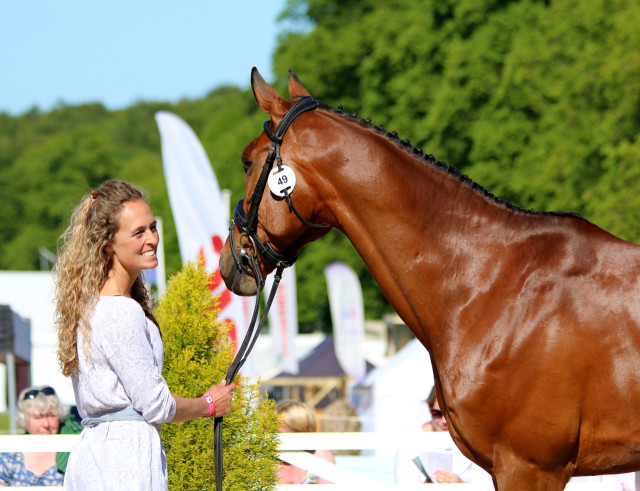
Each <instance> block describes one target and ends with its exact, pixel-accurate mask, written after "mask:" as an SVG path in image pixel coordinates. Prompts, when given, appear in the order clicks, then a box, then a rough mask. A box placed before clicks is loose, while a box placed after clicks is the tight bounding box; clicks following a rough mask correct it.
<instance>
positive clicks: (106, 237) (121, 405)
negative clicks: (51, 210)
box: [54, 180, 235, 491]
mask: <svg viewBox="0 0 640 491" xmlns="http://www.w3.org/2000/svg"><path fill="white" fill-rule="evenodd" d="M61 242H62V244H61V247H60V248H59V251H58V252H59V253H58V261H57V262H56V265H55V269H54V273H55V282H56V328H57V330H58V346H59V347H58V360H59V362H60V366H61V369H62V374H63V375H65V376H70V377H71V379H72V383H73V390H74V393H75V398H76V404H77V407H78V412H79V414H80V416H81V417H82V426H83V430H82V433H81V435H80V440H79V442H78V443H77V444H76V446H75V447H74V449H73V451H72V452H71V456H70V457H69V463H68V466H67V471H66V473H65V479H64V488H65V489H67V490H90V489H91V490H98V489H140V490H142V489H145V490H154V491H156V490H160V491H163V490H166V489H167V488H168V475H167V463H166V458H165V454H164V448H163V446H162V441H161V439H160V425H161V423H166V422H174V423H176V422H181V421H191V420H194V419H197V418H207V417H211V416H216V417H217V416H223V415H225V414H227V413H228V412H229V411H230V409H231V398H232V391H233V389H234V388H235V384H230V385H228V386H227V385H226V384H225V382H224V381H222V382H220V383H219V384H217V385H211V386H209V384H210V383H211V382H209V381H204V382H203V384H204V387H208V388H207V389H206V390H205V391H204V395H203V396H202V397H198V398H189V399H187V398H183V397H179V396H176V395H173V394H172V393H171V392H170V390H169V387H168V386H167V383H166V381H165V379H164V377H163V376H162V364H163V361H164V348H163V344H162V334H161V332H160V328H159V326H158V323H157V322H156V320H155V317H154V316H153V313H152V311H151V306H150V303H149V297H148V294H147V291H146V288H145V286H144V283H143V281H142V276H141V272H142V271H143V270H145V269H151V268H155V267H156V266H157V265H158V258H157V255H156V252H157V247H158V242H159V237H158V230H157V228H156V219H155V217H154V215H153V213H152V212H151V209H150V208H149V205H148V204H147V201H146V199H145V196H144V194H143V193H142V191H140V190H139V189H138V188H137V187H135V186H133V185H132V184H129V183H127V182H124V181H116V180H109V181H105V182H104V183H103V184H102V186H100V188H99V189H94V190H93V191H92V192H91V193H90V194H88V195H87V196H85V197H84V199H82V200H81V202H80V204H79V205H78V206H77V207H76V209H75V210H74V212H73V214H72V216H71V223H70V225H69V227H68V228H67V230H66V232H65V233H64V235H63V236H62V237H61ZM186 327H188V326H185V328H186Z"/></svg>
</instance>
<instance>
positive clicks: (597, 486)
mask: <svg viewBox="0 0 640 491" xmlns="http://www.w3.org/2000/svg"><path fill="white" fill-rule="evenodd" d="M280 437H281V438H280V441H281V445H280V459H281V460H284V461H285V462H289V463H291V464H294V465H297V466H298V467H301V468H303V469H305V470H308V471H311V472H313V473H314V474H317V475H319V476H322V477H324V478H326V479H328V480H330V481H332V482H334V483H335V484H327V485H321V486H324V487H326V488H327V489H331V490H332V491H341V490H361V489H374V490H378V489H380V490H382V489H384V490H386V489H389V490H413V489H415V490H422V489H425V490H432V491H472V490H473V491H484V490H492V489H493V487H492V486H489V487H486V486H485V487H483V486H480V485H477V484H429V485H427V486H428V487H425V485H424V484H415V485H407V484H394V483H393V482H388V481H389V477H391V478H392V474H391V476H386V477H387V478H386V479H382V480H380V479H378V480H376V479H375V478H372V474H376V472H378V474H379V471H380V468H381V467H384V468H386V469H387V470H391V472H392V469H393V457H388V458H376V457H372V456H366V455H365V456H349V457H341V456H338V457H336V464H331V463H329V462H327V461H325V460H322V459H319V458H317V457H315V456H314V455H312V454H310V453H309V452H306V451H305V450H308V449H327V450H333V451H335V450H364V451H371V450H383V451H385V452H386V453H390V452H391V453H393V452H395V449H398V448H402V447H404V446H405V445H411V446H412V447H413V446H416V445H419V446H420V447H421V448H422V449H424V451H428V450H432V451H439V450H442V449H443V448H450V447H451V438H450V436H449V434H448V433H421V434H420V433H282V434H281V435H280ZM78 438H79V435H4V436H0V452H70V451H71V450H72V449H73V446H74V445H75V443H76V442H77V441H78ZM383 462H384V463H383ZM367 464H368V465H367ZM363 471H364V472H363ZM384 481H387V482H384ZM4 489H7V490H10V489H22V488H4ZM31 489H47V490H55V489H62V488H61V487H53V486H49V487H32V488H31ZM277 489H278V490H279V491H295V490H297V489H300V490H302V489H308V488H307V487H306V485H280V486H278V487H277ZM612 489H613V488H612V487H611V485H610V484H605V483H569V484H568V485H567V487H566V490H567V491H605V490H606V491H611V490H612ZM638 491H640V490H638Z"/></svg>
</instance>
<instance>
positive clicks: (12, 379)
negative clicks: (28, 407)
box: [5, 351, 16, 435]
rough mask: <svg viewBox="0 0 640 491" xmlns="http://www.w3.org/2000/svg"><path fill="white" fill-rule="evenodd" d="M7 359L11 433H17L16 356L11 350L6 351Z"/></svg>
mask: <svg viewBox="0 0 640 491" xmlns="http://www.w3.org/2000/svg"><path fill="white" fill-rule="evenodd" d="M5 356H6V361H7V401H8V403H9V433H11V434H12V435H15V434H16V358H15V356H14V354H13V353H12V352H10V351H7V352H6V353H5Z"/></svg>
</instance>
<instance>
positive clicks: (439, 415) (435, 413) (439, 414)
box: [431, 409, 444, 419]
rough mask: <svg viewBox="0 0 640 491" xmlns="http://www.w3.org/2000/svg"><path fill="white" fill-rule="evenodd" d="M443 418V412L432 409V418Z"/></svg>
mask: <svg viewBox="0 0 640 491" xmlns="http://www.w3.org/2000/svg"><path fill="white" fill-rule="evenodd" d="M442 416H444V415H443V414H442V411H440V410H439V409H432V410H431V417H432V418H433V419H440V418H442Z"/></svg>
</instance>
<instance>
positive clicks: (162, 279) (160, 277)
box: [156, 217, 167, 298]
mask: <svg viewBox="0 0 640 491" xmlns="http://www.w3.org/2000/svg"><path fill="white" fill-rule="evenodd" d="M156 227H157V228H158V235H159V236H160V241H159V242H158V250H157V251H156V253H157V255H158V267H157V268H156V282H157V284H158V298H160V297H161V296H162V295H164V291H165V290H166V289H167V278H166V275H165V270H164V229H163V228H162V218H160V217H156Z"/></svg>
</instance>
